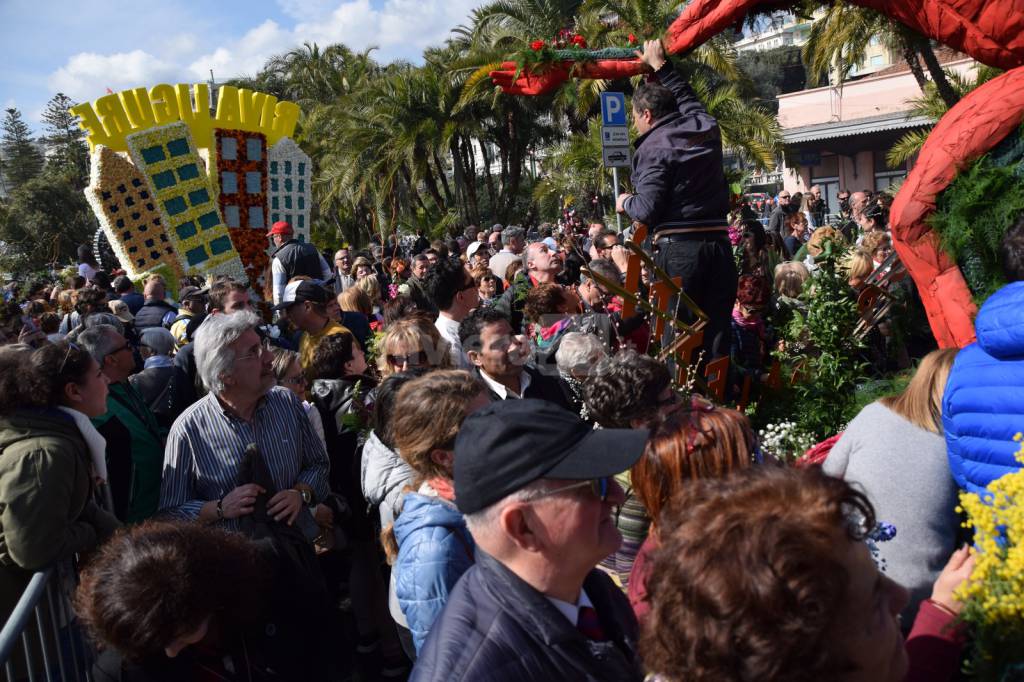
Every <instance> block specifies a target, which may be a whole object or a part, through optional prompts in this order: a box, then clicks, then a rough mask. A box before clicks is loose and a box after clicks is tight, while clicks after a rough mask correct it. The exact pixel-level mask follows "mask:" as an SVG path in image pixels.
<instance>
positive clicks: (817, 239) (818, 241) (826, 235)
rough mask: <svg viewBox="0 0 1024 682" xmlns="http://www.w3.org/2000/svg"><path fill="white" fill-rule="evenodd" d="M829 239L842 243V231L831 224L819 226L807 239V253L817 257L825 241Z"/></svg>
mask: <svg viewBox="0 0 1024 682" xmlns="http://www.w3.org/2000/svg"><path fill="white" fill-rule="evenodd" d="M830 240H831V241H833V242H835V243H836V244H842V243H843V242H844V239H843V235H842V233H841V232H839V230H837V229H836V228H834V227H832V226H831V225H825V226H823V227H819V228H818V229H817V230H815V231H814V232H813V233H811V238H810V239H809V240H807V253H809V254H811V255H812V256H814V257H815V258H817V257H818V256H820V255H821V252H822V250H823V249H824V248H825V242H826V241H830Z"/></svg>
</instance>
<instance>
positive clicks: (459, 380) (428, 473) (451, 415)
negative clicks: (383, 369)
mask: <svg viewBox="0 0 1024 682" xmlns="http://www.w3.org/2000/svg"><path fill="white" fill-rule="evenodd" d="M481 391H483V386H482V385H481V384H480V383H479V382H478V381H477V380H476V379H474V378H473V376H472V375H471V374H470V373H469V372H464V371H461V370H456V369H450V370H443V371H438V372H430V373H429V374H427V375H425V376H422V377H420V378H418V379H413V380H412V381H410V382H408V383H406V384H405V385H404V386H402V388H400V389H399V391H398V396H397V397H396V398H395V406H394V411H393V416H392V418H391V426H390V428H391V434H392V439H393V441H394V444H395V449H396V450H397V451H398V453H399V454H400V455H401V456H402V459H404V460H405V461H406V462H407V463H408V464H409V466H411V467H412V468H413V471H415V472H416V475H417V476H418V477H419V478H420V479H421V480H426V479H429V478H435V477H441V478H448V479H450V478H451V477H452V473H451V472H450V471H445V470H444V469H443V468H442V467H440V466H439V465H438V464H437V463H436V462H434V461H433V460H432V459H431V458H430V454H431V453H432V452H433V451H434V450H437V449H440V450H451V449H452V448H454V447H455V436H456V435H458V433H459V427H461V426H462V421H463V420H464V419H465V418H466V407H467V406H468V405H469V403H470V402H471V401H472V400H473V398H475V397H476V396H478V395H479V394H480V392H481Z"/></svg>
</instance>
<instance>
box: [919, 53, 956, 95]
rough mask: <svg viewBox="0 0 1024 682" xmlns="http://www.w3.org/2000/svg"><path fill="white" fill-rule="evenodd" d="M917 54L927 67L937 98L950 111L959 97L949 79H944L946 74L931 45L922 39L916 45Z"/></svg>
mask: <svg viewBox="0 0 1024 682" xmlns="http://www.w3.org/2000/svg"><path fill="white" fill-rule="evenodd" d="M917 49H918V52H920V54H921V59H923V60H924V64H925V66H927V67H928V73H929V74H931V77H932V81H933V82H934V83H935V89H936V91H938V93H939V97H941V98H942V101H943V102H945V103H946V106H947V107H949V108H950V109H952V108H953V106H954V105H955V104H956V103H957V102H959V101H960V95H958V94H957V92H956V90H954V89H953V86H952V85H951V84H950V82H949V79H948V78H946V72H945V71H943V70H942V65H941V64H939V58H938V57H936V56H935V51H934V50H932V45H931V43H929V42H928V41H927V40H924V39H922V40H921V42H920V44H919V45H918V48H917Z"/></svg>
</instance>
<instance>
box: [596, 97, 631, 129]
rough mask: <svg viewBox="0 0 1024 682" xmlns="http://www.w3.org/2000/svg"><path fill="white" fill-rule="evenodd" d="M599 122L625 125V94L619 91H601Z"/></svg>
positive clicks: (607, 124)
mask: <svg viewBox="0 0 1024 682" xmlns="http://www.w3.org/2000/svg"><path fill="white" fill-rule="evenodd" d="M601 123H602V124H603V125H606V126H624V125H626V96H625V95H624V94H622V93H621V92H602V93H601Z"/></svg>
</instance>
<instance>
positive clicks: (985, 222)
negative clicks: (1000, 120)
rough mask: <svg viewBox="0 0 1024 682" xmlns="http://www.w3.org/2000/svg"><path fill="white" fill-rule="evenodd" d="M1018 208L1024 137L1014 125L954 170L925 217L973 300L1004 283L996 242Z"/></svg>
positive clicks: (1023, 208)
mask: <svg viewBox="0 0 1024 682" xmlns="http://www.w3.org/2000/svg"><path fill="white" fill-rule="evenodd" d="M1022 214H1024V142H1022V138H1021V133H1020V131H1017V132H1015V133H1013V134H1012V135H1010V136H1009V137H1007V139H1006V140H1004V141H1003V142H1002V143H1000V144H999V145H998V146H997V147H996V148H995V149H994V150H993V151H992V152H991V153H989V154H988V155H986V156H983V157H982V158H981V159H979V160H978V161H977V162H976V163H975V164H974V165H972V166H971V167H970V168H967V169H965V170H964V171H962V172H961V173H960V174H959V175H957V177H956V179H955V180H953V182H952V183H951V184H950V185H949V187H947V188H946V190H945V191H944V192H942V194H941V195H940V196H939V199H938V205H937V208H936V210H935V213H933V214H932V216H931V217H930V218H929V219H928V223H929V224H930V225H931V226H932V229H934V230H935V231H936V233H938V235H939V236H940V238H941V240H942V246H943V248H945V249H946V250H947V251H948V252H949V254H950V256H952V258H953V259H954V260H955V261H956V263H957V265H959V266H960V270H961V272H963V275H964V278H965V279H966V280H967V285H968V286H969V287H970V289H971V293H972V294H973V295H974V296H975V299H976V300H977V301H979V302H980V301H984V300H985V299H986V298H988V297H989V296H990V295H991V294H992V293H993V292H994V291H995V290H996V289H998V288H999V287H1001V286H1003V285H1004V284H1005V283H1006V280H1005V278H1004V277H1003V273H1002V268H1001V266H1000V264H999V248H1000V244H1001V242H1002V240H1003V236H1004V235H1005V234H1006V231H1007V229H1009V227H1010V226H1011V225H1013V223H1014V222H1015V221H1016V220H1018V219H1019V218H1020V216H1021V215H1022Z"/></svg>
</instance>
